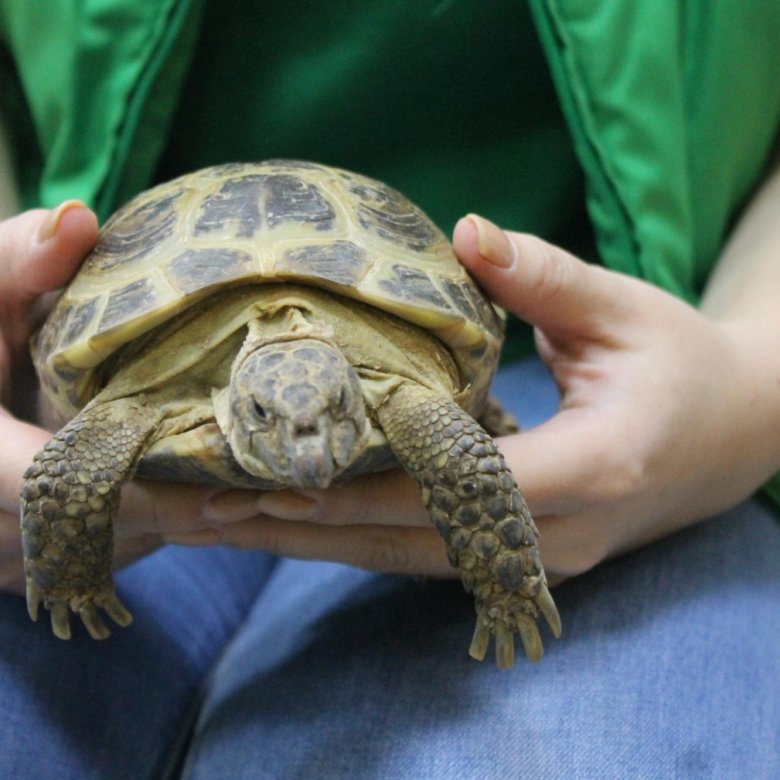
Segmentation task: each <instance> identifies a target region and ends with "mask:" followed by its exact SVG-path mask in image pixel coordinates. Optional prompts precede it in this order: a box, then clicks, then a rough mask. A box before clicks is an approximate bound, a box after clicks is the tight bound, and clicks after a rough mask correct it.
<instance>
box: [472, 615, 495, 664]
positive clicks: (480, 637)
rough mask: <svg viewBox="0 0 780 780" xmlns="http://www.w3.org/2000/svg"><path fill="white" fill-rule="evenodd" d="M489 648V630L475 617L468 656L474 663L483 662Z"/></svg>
mask: <svg viewBox="0 0 780 780" xmlns="http://www.w3.org/2000/svg"><path fill="white" fill-rule="evenodd" d="M488 647H490V629H489V628H488V627H487V625H485V623H483V622H482V621H481V620H480V619H479V617H477V625H476V626H475V628H474V637H473V638H472V640H471V647H469V655H470V656H471V657H472V658H473V659H474V660H476V661H484V660H485V656H486V655H487V651H488Z"/></svg>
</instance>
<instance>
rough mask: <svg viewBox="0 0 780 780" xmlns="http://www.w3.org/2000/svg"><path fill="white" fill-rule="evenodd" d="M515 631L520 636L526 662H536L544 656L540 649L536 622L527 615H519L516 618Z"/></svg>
mask: <svg viewBox="0 0 780 780" xmlns="http://www.w3.org/2000/svg"><path fill="white" fill-rule="evenodd" d="M517 631H518V633H519V634H520V639H521V640H522V642H523V648H524V650H525V654H526V655H527V656H528V660H529V661H538V660H539V659H540V658H541V657H542V655H543V654H544V649H543V648H542V638H541V637H540V636H539V629H538V628H537V627H536V621H535V620H534V619H533V618H530V617H528V616H527V615H519V616H518V618H517Z"/></svg>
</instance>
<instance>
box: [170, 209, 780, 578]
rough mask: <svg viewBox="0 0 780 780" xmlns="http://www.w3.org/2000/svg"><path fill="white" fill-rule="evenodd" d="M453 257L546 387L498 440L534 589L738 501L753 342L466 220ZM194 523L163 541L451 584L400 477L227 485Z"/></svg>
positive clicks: (745, 478)
mask: <svg viewBox="0 0 780 780" xmlns="http://www.w3.org/2000/svg"><path fill="white" fill-rule="evenodd" d="M454 245H455V250H456V252H457V254H458V256H459V257H460V259H461V261H462V262H463V263H464V264H465V265H466V266H467V268H468V269H469V270H470V271H471V273H472V274H473V275H474V276H475V278H476V279H477V281H478V282H479V283H480V284H481V286H482V287H483V288H484V289H485V290H486V291H487V293H488V295H490V296H491V297H492V298H493V299H494V300H495V301H496V302H497V303H499V304H500V305H502V306H504V307H505V308H506V309H508V310H510V311H512V312H514V313H516V314H517V315H518V316H519V317H521V318H522V319H525V320H526V321H528V322H530V323H531V324H532V325H534V326H535V327H536V333H537V344H538V348H539V352H540V355H541V357H542V359H543V360H544V361H545V362H546V363H547V365H548V366H549V368H550V370H551V371H552V374H553V376H554V378H555V380H556V382H557V384H558V386H559V389H560V392H561V409H560V411H559V413H558V414H557V415H555V416H554V417H553V418H552V419H551V420H550V421H548V422H547V423H544V424H543V425H541V426H539V427H538V428H535V429H532V430H529V431H526V432H522V433H520V434H517V435H514V436H511V437H505V438H503V439H500V440H499V442H498V443H499V446H500V448H501V450H502V452H503V453H504V455H505V457H506V459H507V461H508V463H509V465H510V467H511V469H512V471H513V472H514V474H515V476H516V478H517V480H518V483H519V484H520V487H521V489H522V490H523V493H524V495H525V497H526V500H527V502H528V505H529V508H530V509H531V512H532V514H534V516H535V518H536V520H537V524H538V525H539V528H540V532H541V548H542V559H543V560H544V563H545V567H546V570H547V574H548V577H549V578H550V580H551V581H552V582H554V581H556V580H561V579H564V578H566V577H570V576H573V575H576V574H579V573H582V572H584V571H586V570H588V569H589V568H591V567H593V566H595V565H596V564H597V563H599V562H600V561H602V560H604V559H605V558H608V557H610V556H614V555H616V554H618V553H621V552H624V551H627V550H630V549H633V548H636V547H638V546H640V545H642V544H645V543H647V542H649V541H651V540H653V539H656V538H658V537H661V536H663V535H665V534H668V533H671V532H672V531H674V530H676V529H677V528H680V527H682V526H684V525H686V524H689V523H691V522H693V521H695V520H698V519H701V518H704V517H706V516H709V515H712V514H715V513H717V512H718V511H720V510H723V509H725V508H727V507H729V506H731V505H733V504H735V503H737V502H739V501H740V500H742V499H743V498H745V497H747V496H748V495H749V494H750V493H752V492H753V491H754V490H755V489H756V488H757V487H758V486H759V485H760V484H761V483H762V482H763V481H764V480H765V479H766V478H767V477H769V476H770V475H771V474H772V472H773V470H774V469H775V468H777V467H778V465H780V453H778V451H777V450H778V445H777V444H776V441H777V438H778V437H777V436H776V431H774V432H773V431H772V430H771V427H770V428H768V427H767V424H768V417H767V414H766V413H765V412H766V409H767V408H768V406H770V405H771V404H772V403H775V404H776V399H775V398H774V394H776V392H777V387H778V385H777V378H776V377H772V376H771V375H770V373H769V369H767V368H766V367H765V364H764V363H763V362H762V360H761V355H762V354H766V352H765V351H764V350H765V349H766V348H768V346H769V345H767V344H765V339H764V336H763V335H762V333H760V332H759V331H758V330H756V329H751V328H750V327H749V325H747V324H744V323H730V324H724V323H719V322H716V321H713V320H711V319H708V318H707V317H705V316H704V315H703V314H702V313H701V312H699V311H697V310H696V309H694V308H692V307H691V306H689V305H687V304H685V303H683V302H682V301H680V300H678V299H677V298H675V297H673V296H671V295H669V294H667V293H665V292H663V291H661V290H659V289H657V288H655V287H653V286H651V285H649V284H646V283H644V282H641V281H638V280H636V279H633V278H630V277H626V276H623V275H621V274H618V273H615V272H612V271H608V270H606V269H604V268H601V267H598V266H592V265H587V264H585V263H583V262H582V261H580V260H578V259H576V258H575V257H573V256H572V255H569V254H568V253H566V252H565V251H564V250H562V249H559V248H557V247H554V246H552V245H550V244H547V243H545V242H543V241H541V240H540V239H538V238H535V237H533V236H529V235H522V234H517V233H504V232H502V231H500V230H499V229H498V228H497V227H496V226H494V225H492V224H490V223H488V222H486V221H484V220H480V219H478V218H477V219H474V218H467V219H464V220H461V222H460V223H459V224H458V226H457V227H456V230H455V238H454ZM518 392H522V388H518ZM205 513H206V518H207V520H208V522H209V523H210V526H209V527H208V528H205V529H203V530H201V531H197V532H194V533H189V534H186V535H174V536H169V537H167V541H170V542H177V543H184V544H210V543H226V544H230V545H236V546H241V547H254V548H261V549H265V550H268V551H271V552H274V553H278V554H283V555H289V556H293V557H301V558H317V559H326V560H334V561H342V562H345V563H350V564H354V565H357V566H361V567H364V568H369V569H375V570H379V571H393V572H403V573H417V574H428V575H433V576H453V575H454V571H453V569H452V568H451V567H450V565H449V563H448V562H447V559H446V556H445V553H444V545H443V543H442V542H441V540H440V539H439V537H438V534H437V533H436V532H435V531H434V530H433V529H432V528H431V526H430V523H429V520H428V517H427V513H426V511H425V509H424V508H423V506H422V502H421V499H420V496H419V493H418V490H417V487H416V486H415V485H414V483H413V482H412V480H411V479H410V478H409V477H407V476H406V475H404V474H402V473H400V472H391V473H386V474H372V475H368V476H365V477H362V478H359V479H356V480H353V481H352V482H350V483H348V484H346V485H344V486H340V487H336V488H331V489H329V490H327V491H304V492H303V493H300V494H295V493H293V492H292V491H283V492H280V493H263V494H255V493H250V492H246V491H228V492H224V493H220V494H218V495H216V496H214V497H213V498H212V499H211V500H210V501H209V502H208V503H207V504H206V507H205Z"/></svg>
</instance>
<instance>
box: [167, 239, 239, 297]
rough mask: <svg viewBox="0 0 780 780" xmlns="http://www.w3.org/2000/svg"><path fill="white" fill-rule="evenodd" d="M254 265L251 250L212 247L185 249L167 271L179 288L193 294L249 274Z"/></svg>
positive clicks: (174, 285)
mask: <svg viewBox="0 0 780 780" xmlns="http://www.w3.org/2000/svg"><path fill="white" fill-rule="evenodd" d="M253 265H254V261H253V258H252V255H250V254H249V253H248V252H245V251H242V250H240V249H230V248H228V247H210V248H208V249H188V250H187V251H186V252H182V253H181V254H180V255H177V256H176V257H174V258H173V260H171V262H170V264H169V265H168V267H167V268H166V271H165V272H166V276H167V277H168V279H169V280H170V282H171V284H172V285H173V287H174V288H175V289H177V290H180V291H181V292H182V293H184V294H185V295H189V294H190V293H195V292H197V291H198V290H201V289H203V288H206V287H210V286H211V285H215V284H220V283H222V282H227V281H230V280H231V279H234V278H237V277H240V276H242V275H246V274H249V273H250V272H251V270H252V268H253Z"/></svg>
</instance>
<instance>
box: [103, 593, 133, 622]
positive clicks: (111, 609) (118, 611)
mask: <svg viewBox="0 0 780 780" xmlns="http://www.w3.org/2000/svg"><path fill="white" fill-rule="evenodd" d="M96 603H97V605H98V606H99V607H102V608H103V609H104V610H105V611H106V614H107V615H108V616H109V617H110V618H111V620H113V621H114V623H116V624H117V625H118V626H121V627H122V628H127V627H128V626H129V625H130V624H131V623H132V622H133V616H132V615H131V614H130V612H128V610H127V608H126V607H125V605H124V604H123V603H122V602H121V601H120V600H119V598H118V597H117V595H116V593H113V592H112V593H109V594H108V595H106V596H103V597H102V598H100V599H97V601H96Z"/></svg>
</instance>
